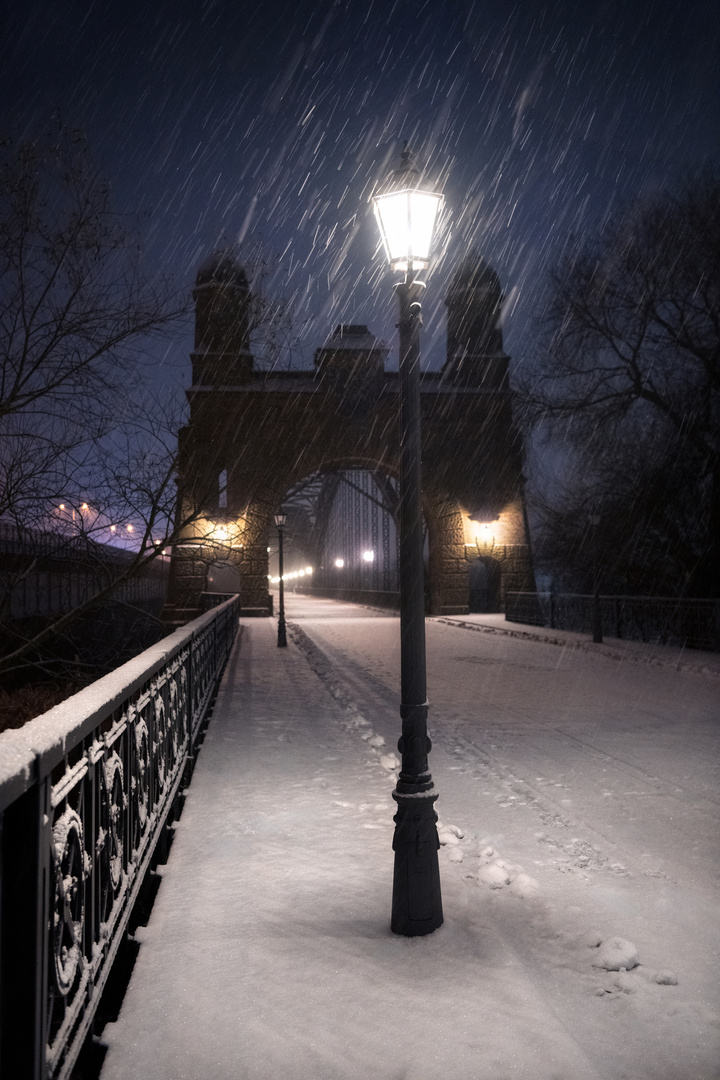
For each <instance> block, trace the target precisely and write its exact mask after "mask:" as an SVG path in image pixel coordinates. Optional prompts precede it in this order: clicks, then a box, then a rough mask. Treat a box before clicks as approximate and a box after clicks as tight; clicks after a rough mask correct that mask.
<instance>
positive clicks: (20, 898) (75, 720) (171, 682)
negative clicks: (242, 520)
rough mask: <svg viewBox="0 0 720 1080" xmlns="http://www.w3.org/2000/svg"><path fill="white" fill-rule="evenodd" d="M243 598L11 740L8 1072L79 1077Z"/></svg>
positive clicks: (3, 899) (2, 1000) (2, 830)
mask: <svg viewBox="0 0 720 1080" xmlns="http://www.w3.org/2000/svg"><path fill="white" fill-rule="evenodd" d="M237 613H238V597H233V598H232V599H231V600H228V601H226V602H225V603H224V604H222V605H221V606H220V607H217V608H215V609H214V610H213V611H211V612H208V613H207V614H205V615H202V616H201V617H200V618H199V619H196V620H195V621H194V622H191V623H188V625H187V626H185V627H182V628H181V629H180V630H178V631H176V632H175V633H174V634H172V635H170V636H169V637H167V638H165V639H164V640H163V641H162V642H160V643H159V644H158V645H156V646H154V647H153V648H151V649H148V650H147V651H146V652H144V653H141V654H140V655H139V656H137V657H136V658H135V659H134V660H131V661H130V662H129V663H127V664H125V665H123V666H122V667H120V668H118V669H117V670H116V671H114V672H112V673H111V674H110V675H107V676H105V677H104V678H102V679H99V680H98V681H97V682H95V683H93V684H92V685H91V686H89V687H87V688H86V689H85V690H82V691H80V693H78V694H75V695H74V696H73V697H71V698H69V699H68V700H67V701H64V702H63V703H62V704H60V705H58V706H56V707H55V708H54V709H51V710H50V711H49V712H47V713H45V714H44V715H43V716H40V717H37V718H36V719H35V720H32V721H30V723H28V724H26V725H25V726H24V727H23V728H20V729H18V730H16V731H8V732H5V733H3V734H2V735H0V837H1V843H2V878H1V879H0V880H1V881H2V894H1V896H0V1074H1V1075H3V1076H6V1077H8V1080H9V1078H10V1077H11V1076H17V1077H23V1078H27V1080H67V1078H68V1077H69V1076H70V1074H71V1071H72V1068H73V1065H74V1063H75V1061H76V1059H77V1056H78V1054H79V1052H80V1049H81V1047H82V1044H83V1041H84V1039H85V1037H86V1035H87V1033H88V1031H89V1029H90V1025H91V1023H92V1020H93V1016H94V1014H95V1011H96V1009H97V1006H98V1002H99V999H100V996H101V993H102V990H103V987H104V985H105V983H106V981H107V978H108V975H109V973H110V968H111V966H112V963H113V960H114V958H115V955H116V953H117V950H118V948H119V945H120V943H121V940H122V937H123V934H124V932H125V929H126V927H127V924H128V920H129V918H130V914H131V912H132V908H133V905H134V903H135V901H136V899H137V896H138V893H139V891H140V886H141V884H142V882H143V878H144V877H145V874H146V872H147V870H148V868H149V866H150V861H151V858H152V856H153V853H154V851H155V849H156V847H157V845H158V842H159V841H160V838H161V837H162V835H163V830H164V827H165V825H166V822H167V820H168V817H169V816H170V815H171V812H172V809H173V805H174V803H175V800H176V798H177V795H178V793H179V791H180V789H181V787H182V786H183V785H184V784H186V783H187V782H188V781H189V776H190V772H191V768H192V764H193V761H194V755H195V752H196V749H197V743H198V735H199V732H200V729H201V725H202V723H203V720H204V719H205V718H206V716H207V714H208V712H209V708H210V705H211V702H212V698H213V694H214V691H215V689H216V687H217V684H218V681H219V678H220V675H221V673H222V670H223V667H224V665H225V662H226V660H227V657H228V655H229V652H230V649H231V647H232V643H233V640H234V638H235V634H236V631H237V626H238V617H237Z"/></svg>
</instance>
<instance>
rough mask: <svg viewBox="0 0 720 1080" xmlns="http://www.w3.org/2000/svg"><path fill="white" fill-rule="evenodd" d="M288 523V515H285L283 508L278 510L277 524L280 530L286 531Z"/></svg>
mask: <svg viewBox="0 0 720 1080" xmlns="http://www.w3.org/2000/svg"><path fill="white" fill-rule="evenodd" d="M286 521H287V514H286V513H285V511H284V509H283V508H282V506H281V507H280V509H279V510H278V512H277V514H276V515H275V524H276V526H277V527H278V529H284V528H285V522H286Z"/></svg>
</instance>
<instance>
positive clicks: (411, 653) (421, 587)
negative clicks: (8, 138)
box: [373, 144, 443, 937]
mask: <svg viewBox="0 0 720 1080" xmlns="http://www.w3.org/2000/svg"><path fill="white" fill-rule="evenodd" d="M419 181H420V176H419V173H418V171H417V169H416V168H415V165H414V164H413V158H412V155H411V153H410V151H409V150H408V149H407V144H406V146H405V149H404V151H403V154H402V159H401V164H400V168H399V169H398V170H397V171H396V172H395V173H393V175H392V176H391V177H390V180H389V182H388V184H387V185H386V187H385V189H384V190H383V191H382V192H381V193H380V194H378V195H376V196H375V197H374V199H373V202H374V209H375V215H376V217H377V220H378V224H379V226H380V235H381V237H382V241H383V245H384V247H385V252H386V254H387V258H388V261H389V263H390V267H391V269H393V270H400V271H403V272H404V274H405V279H404V281H402V282H399V283H398V284H396V285H395V292H396V293H397V297H398V301H399V305H400V321H399V322H398V329H399V331H400V681H401V703H400V716H401V718H402V736H401V738H400V740H399V742H398V750H399V751H400V753H401V754H402V766H401V770H400V775H399V777H398V781H397V786H396V788H395V790H394V791H393V793H392V796H393V799H394V800H395V802H396V803H397V813H396V814H395V818H394V820H395V835H394V838H393V850H394V852H395V869H394V876H393V901H392V918H391V924H390V925H391V929H392V931H393V933H396V934H404V935H405V936H406V937H416V936H418V935H421V934H429V933H431V932H432V931H433V930H436V929H437V928H438V927H439V926H440V925H441V924H442V921H443V913H442V898H441V894H440V870H439V866H438V854H437V853H438V848H439V846H440V844H439V841H438V836H437V828H436V822H437V814H436V813H435V807H434V803H435V800H436V799H437V792H436V791H435V787H434V784H433V780H432V776H431V775H430V770H429V767H428V753H429V751H430V749H431V743H430V739H429V738H428V735H427V714H428V701H427V690H426V677H425V565H424V559H423V529H422V508H421V495H422V473H421V445H420V327H421V325H422V314H421V304H420V300H421V297H422V294H423V292H424V291H425V285H424V284H423V282H421V281H417V280H416V278H415V271H416V270H420V269H423V268H427V267H428V266H429V264H430V246H431V243H432V236H433V230H434V227H435V221H436V218H437V215H438V212H439V210H440V207H441V206H442V202H443V197H442V195H440V194H439V193H437V192H435V191H432V190H426V189H421V188H420V187H419Z"/></svg>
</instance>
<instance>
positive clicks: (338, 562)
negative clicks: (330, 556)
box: [335, 559, 345, 570]
mask: <svg viewBox="0 0 720 1080" xmlns="http://www.w3.org/2000/svg"><path fill="white" fill-rule="evenodd" d="M335 565H336V566H337V568H338V570H342V568H343V566H344V565H345V560H344V559H336V560H335Z"/></svg>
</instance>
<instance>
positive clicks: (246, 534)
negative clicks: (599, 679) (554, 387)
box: [166, 252, 532, 623]
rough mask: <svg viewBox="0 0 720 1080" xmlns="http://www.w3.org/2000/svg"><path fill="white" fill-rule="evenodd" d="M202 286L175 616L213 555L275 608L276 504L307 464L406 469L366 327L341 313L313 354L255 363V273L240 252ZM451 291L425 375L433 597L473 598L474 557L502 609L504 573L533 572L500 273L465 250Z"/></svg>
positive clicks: (185, 443) (248, 606)
mask: <svg viewBox="0 0 720 1080" xmlns="http://www.w3.org/2000/svg"><path fill="white" fill-rule="evenodd" d="M194 299H195V303H196V334H195V349H194V352H193V354H192V373H193V377H192V386H191V387H190V388H189V390H188V391H187V394H188V399H189V402H190V420H189V423H188V424H187V426H186V427H184V428H183V429H182V430H181V431H180V469H179V488H180V495H179V497H180V499H181V500H182V505H183V507H184V508H185V509H186V510H187V509H188V508H192V509H193V510H194V511H195V512H196V513H197V515H198V516H197V520H196V522H195V523H194V524H193V525H192V526H191V527H189V528H188V529H187V530H186V533H185V536H184V538H183V540H182V542H181V543H180V544H178V545H176V547H175V548H174V550H173V558H172V563H171V574H170V588H169V596H168V605H167V608H166V619H167V621H168V622H169V623H178V622H183V621H186V620H187V619H188V618H191V617H194V615H196V614H197V613H198V612H199V611H200V608H201V593H202V592H203V591H204V589H205V588H206V582H207V578H208V569H209V567H210V566H212V565H213V564H216V563H217V562H218V561H222V562H224V564H225V565H226V566H227V564H231V565H232V566H234V567H235V570H236V572H237V573H236V580H237V582H238V584H239V591H240V594H241V604H242V607H243V609H244V610H247V611H251V610H254V611H257V612H260V611H267V594H268V576H267V575H268V554H267V552H268V538H269V535H270V532H271V529H272V528H273V515H274V513H275V511H276V510H277V508H278V506H279V505H280V504H281V502H282V500H283V498H284V496H285V494H286V493H287V492H288V491H289V490H290V489H291V488H292V487H293V486H295V485H297V484H298V483H299V482H301V481H302V480H303V478H305V477H308V476H310V475H311V474H315V473H322V472H323V471H324V470H333V469H335V470H337V469H367V470H369V471H374V472H376V473H378V474H385V475H386V476H388V477H396V476H397V473H398V453H399V437H398V435H399V433H398V424H399V420H398V417H399V399H398V394H399V377H398V373H397V372H392V371H386V370H385V359H386V355H387V351H388V350H387V349H386V348H385V347H384V346H382V345H381V344H380V343H379V342H377V341H376V339H375V338H374V337H373V336H372V335H371V334H370V333H369V331H368V330H367V328H366V327H361V326H340V327H338V328H337V329H336V330H335V332H334V333H333V334H332V335H331V336H330V338H329V339H328V340H327V342H326V344H325V345H324V346H323V347H322V348H320V349H318V350H317V352H316V354H315V363H314V367H313V369H312V370H303V371H285V372H275V371H265V370H258V369H256V368H255V367H254V366H253V359H252V356H251V354H250V351H249V346H248V341H249V304H250V292H249V288H248V282H247V278H246V276H245V274H244V272H243V270H242V267H241V266H240V265H239V264H238V263H237V262H236V260H235V259H234V257H233V256H232V255H231V254H230V253H227V252H218V253H215V254H214V255H213V256H211V257H210V258H209V259H208V260H206V261H205V262H204V263H203V264H202V266H201V267H200V269H199V271H198V275H197V282H196V288H195V291H194ZM446 303H447V308H448V347H447V357H446V361H445V364H444V366H443V368H442V370H441V371H440V372H423V373H422V376H421V403H422V406H421V407H422V437H423V446H422V453H423V513H424V516H425V521H426V524H427V528H428V537H429V566H428V573H429V593H430V600H429V606H430V613H431V614H437V615H439V614H443V613H444V614H462V613H464V612H467V611H468V604H469V602H470V599H471V596H470V593H471V581H472V577H473V574H475V577H477V573H476V572H477V571H478V569H483V568H484V569H485V570H487V574H486V578H487V581H488V582H490V583H491V584H490V585H489V586H488V588H489V589H490V591H489V592H487V589H486V592H487V596H486V598H485V603H486V605H488V604H489V609H493V608H494V609H498V610H499V606H500V604H501V601H502V595H503V594H504V592H505V591H506V590H508V589H527V588H532V571H531V566H530V557H529V547H528V537H527V531H526V523H525V516H524V512H523V501H522V483H523V478H522V473H521V443H520V438H519V435H518V433H517V431H516V429H515V428H514V426H513V422H512V413H511V392H510V387H509V381H508V357H507V356H506V355H505V353H504V352H503V344H502V331H501V328H500V324H499V318H500V311H501V306H502V291H501V288H500V282H499V280H498V278H497V275H496V274H495V272H494V271H493V270H492V269H491V268H490V267H489V266H488V265H487V264H486V263H485V262H484V260H483V259H481V258H480V257H478V256H475V255H470V256H468V257H467V258H466V259H465V260H464V261H463V262H462V264H461V265H460V266H459V268H458V270H457V272H456V273H455V275H454V277H453V279H452V282H451V285H450V288H449V291H448V295H447V300H446ZM476 591H477V590H476Z"/></svg>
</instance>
